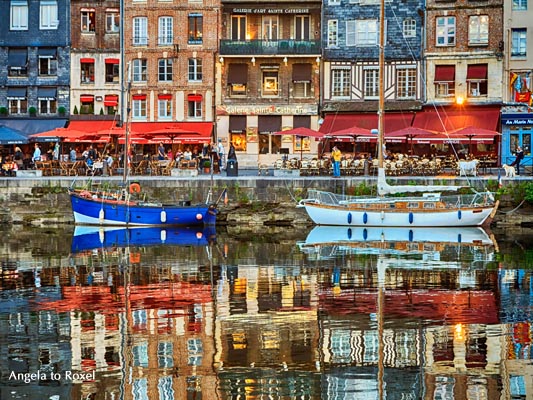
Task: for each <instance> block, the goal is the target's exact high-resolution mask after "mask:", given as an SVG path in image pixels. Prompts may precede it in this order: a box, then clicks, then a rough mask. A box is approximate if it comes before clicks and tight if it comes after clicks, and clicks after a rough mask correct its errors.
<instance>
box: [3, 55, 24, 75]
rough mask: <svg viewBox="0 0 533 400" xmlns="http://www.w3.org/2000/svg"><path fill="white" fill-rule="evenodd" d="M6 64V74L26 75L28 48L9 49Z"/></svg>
mask: <svg viewBox="0 0 533 400" xmlns="http://www.w3.org/2000/svg"><path fill="white" fill-rule="evenodd" d="M7 65H8V76H28V50H27V49H9V51H8V56H7Z"/></svg>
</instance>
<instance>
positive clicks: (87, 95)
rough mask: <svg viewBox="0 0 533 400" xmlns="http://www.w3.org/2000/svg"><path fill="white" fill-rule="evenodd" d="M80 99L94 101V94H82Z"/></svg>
mask: <svg viewBox="0 0 533 400" xmlns="http://www.w3.org/2000/svg"><path fill="white" fill-rule="evenodd" d="M80 101H81V102H82V103H94V96H93V95H92V94H82V95H81V96H80Z"/></svg>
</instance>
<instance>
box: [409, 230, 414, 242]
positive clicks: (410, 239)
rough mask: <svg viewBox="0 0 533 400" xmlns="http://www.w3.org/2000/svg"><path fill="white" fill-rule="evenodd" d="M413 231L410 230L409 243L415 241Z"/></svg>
mask: <svg viewBox="0 0 533 400" xmlns="http://www.w3.org/2000/svg"><path fill="white" fill-rule="evenodd" d="M413 236H414V234H413V230H412V229H409V241H410V242H412V241H413Z"/></svg>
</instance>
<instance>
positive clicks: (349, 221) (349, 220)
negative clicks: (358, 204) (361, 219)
mask: <svg viewBox="0 0 533 400" xmlns="http://www.w3.org/2000/svg"><path fill="white" fill-rule="evenodd" d="M348 223H349V224H351V223H352V213H348Z"/></svg>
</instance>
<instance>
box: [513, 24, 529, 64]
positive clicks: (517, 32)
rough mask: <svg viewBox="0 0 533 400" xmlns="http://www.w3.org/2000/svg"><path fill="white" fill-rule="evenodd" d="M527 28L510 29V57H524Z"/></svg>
mask: <svg viewBox="0 0 533 400" xmlns="http://www.w3.org/2000/svg"><path fill="white" fill-rule="evenodd" d="M526 37H527V29H526V28H516V29H511V57H525V56H526V48H527V38H526Z"/></svg>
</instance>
